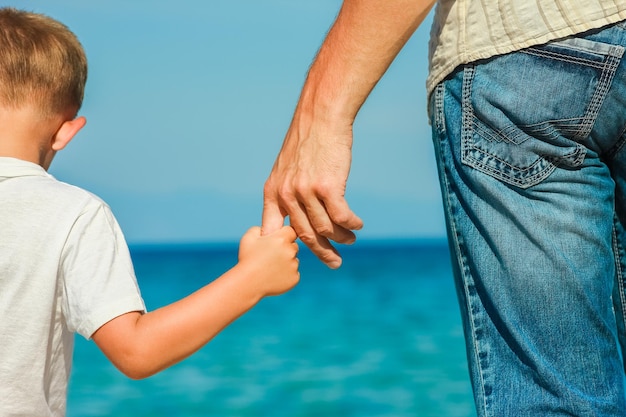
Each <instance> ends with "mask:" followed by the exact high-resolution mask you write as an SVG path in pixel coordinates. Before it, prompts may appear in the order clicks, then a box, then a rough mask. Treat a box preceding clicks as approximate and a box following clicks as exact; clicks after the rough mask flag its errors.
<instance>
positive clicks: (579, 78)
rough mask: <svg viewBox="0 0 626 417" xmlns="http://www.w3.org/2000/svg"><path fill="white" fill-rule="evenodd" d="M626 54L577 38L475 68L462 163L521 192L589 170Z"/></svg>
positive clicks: (467, 91)
mask: <svg viewBox="0 0 626 417" xmlns="http://www.w3.org/2000/svg"><path fill="white" fill-rule="evenodd" d="M623 52H624V48H623V47H621V46H616V45H612V44H607V43H601V42H596V41H591V40H588V39H584V38H571V39H566V40H563V41H559V42H553V43H550V44H546V45H543V46H540V47H533V48H528V49H525V50H522V51H519V52H516V53H512V54H507V55H503V56H500V57H496V58H494V59H491V60H489V61H486V62H479V63H475V64H471V65H468V66H467V67H466V68H465V70H464V75H463V87H462V109H463V110H462V111H463V115H462V123H463V124H462V148H461V149H462V150H461V154H462V155H461V158H462V161H463V163H464V164H466V165H469V166H471V167H473V168H475V169H477V170H480V171H482V172H484V173H487V174H489V175H491V176H493V177H495V178H497V179H499V180H501V181H504V182H506V183H508V184H511V185H514V186H517V187H521V188H528V187H531V186H533V185H536V184H538V183H539V182H541V181H542V180H544V179H545V178H547V177H548V176H549V175H550V174H551V173H552V172H553V171H554V169H556V167H557V166H567V167H570V168H575V167H577V166H579V165H580V164H582V161H583V160H584V157H585V155H586V151H587V149H586V147H585V146H583V144H582V143H581V142H583V141H584V139H585V138H586V137H588V136H589V134H590V132H591V129H592V128H593V125H594V122H595V120H596V118H597V115H598V112H599V110H600V107H601V106H602V103H603V101H604V98H605V97H606V94H607V92H608V90H609V88H610V85H611V82H612V80H613V78H614V75H615V72H616V69H617V66H618V65H619V62H620V59H621V57H622V55H623Z"/></svg>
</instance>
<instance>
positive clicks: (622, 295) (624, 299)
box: [612, 219, 626, 322]
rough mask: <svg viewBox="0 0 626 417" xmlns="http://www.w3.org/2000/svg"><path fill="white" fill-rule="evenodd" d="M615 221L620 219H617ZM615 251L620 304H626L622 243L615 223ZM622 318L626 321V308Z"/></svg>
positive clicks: (622, 310) (622, 311)
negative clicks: (621, 255) (621, 252)
mask: <svg viewBox="0 0 626 417" xmlns="http://www.w3.org/2000/svg"><path fill="white" fill-rule="evenodd" d="M615 221H618V220H617V219H615ZM612 234H613V253H614V255H613V256H614V257H615V273H616V275H617V286H618V291H619V298H620V305H622V306H626V294H625V293H624V273H623V271H622V262H621V257H620V250H621V245H620V242H619V239H618V236H617V231H616V230H615V225H613V232H612ZM621 314H622V320H623V321H624V322H626V310H624V308H622V309H621Z"/></svg>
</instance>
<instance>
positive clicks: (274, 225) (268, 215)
mask: <svg viewBox="0 0 626 417" xmlns="http://www.w3.org/2000/svg"><path fill="white" fill-rule="evenodd" d="M284 224H285V215H284V214H283V211H282V210H281V208H280V206H279V205H278V203H277V202H276V201H275V200H271V199H269V198H268V197H266V198H265V199H264V201H263V214H262V220H261V235H268V234H270V233H274V232H275V231H277V230H279V229H280V228H281V227H283V225H284Z"/></svg>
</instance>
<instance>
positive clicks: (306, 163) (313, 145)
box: [262, 118, 363, 269]
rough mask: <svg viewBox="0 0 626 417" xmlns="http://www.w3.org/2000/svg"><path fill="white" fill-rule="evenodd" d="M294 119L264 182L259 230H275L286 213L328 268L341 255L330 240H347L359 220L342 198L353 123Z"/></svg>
mask: <svg viewBox="0 0 626 417" xmlns="http://www.w3.org/2000/svg"><path fill="white" fill-rule="evenodd" d="M303 125H304V123H302V122H298V121H297V118H294V122H292V125H291V127H290V129H289V131H288V132H287V135H286V138H285V142H284V144H283V147H282V149H281V151H280V153H279V155H278V157H277V159H276V163H275V164H274V167H273V169H272V172H271V174H270V176H269V178H268V180H267V182H266V183H265V188H264V204H263V226H262V227H263V233H264V234H266V233H272V232H273V231H274V230H277V229H279V228H280V227H281V226H282V225H283V222H284V218H285V217H287V216H289V221H290V224H291V226H292V227H293V228H294V230H295V231H296V233H297V234H298V236H299V238H300V240H301V241H302V242H303V243H304V244H305V245H307V246H308V247H309V248H310V249H311V251H312V252H313V253H314V254H315V255H317V256H318V257H319V258H320V260H322V262H324V263H325V264H326V265H328V266H329V267H330V268H333V269H334V268H338V267H339V266H340V265H341V257H340V256H339V253H338V252H337V250H336V249H335V248H334V247H333V246H332V244H331V243H330V241H331V240H332V241H335V242H338V243H344V244H350V243H353V242H354V240H355V239H356V236H355V235H354V233H353V230H358V229H361V227H362V226H363V222H362V221H361V219H360V218H359V217H358V216H357V215H356V214H354V213H353V212H352V210H351V209H350V208H349V207H348V203H347V202H346V200H345V191H346V181H347V179H348V174H349V172H350V163H351V160H352V150H351V147H352V127H351V125H349V124H346V125H345V126H343V127H340V128H327V127H322V126H321V125H320V124H319V123H318V124H316V125H308V126H303Z"/></svg>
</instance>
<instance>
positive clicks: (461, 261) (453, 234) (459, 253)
mask: <svg viewBox="0 0 626 417" xmlns="http://www.w3.org/2000/svg"><path fill="white" fill-rule="evenodd" d="M473 68H474V67H473V66H468V67H467V68H466V70H469V75H466V74H464V77H465V76H473ZM463 84H464V86H463V94H462V100H463V102H465V99H466V94H469V93H470V92H471V88H469V87H467V84H469V83H463ZM440 85H441V88H440V90H438V91H437V93H439V94H437V95H436V96H435V100H436V103H437V105H438V106H440V107H438V108H439V110H440V111H439V112H436V114H435V117H436V118H437V117H439V121H440V122H441V123H442V126H441V131H440V132H442V133H445V121H444V117H445V116H444V114H445V111H444V93H445V89H444V86H443V85H442V84H440ZM466 90H467V91H466ZM472 114H473V113H472ZM465 117H466V116H465V112H463V123H466V119H465ZM470 123H471V118H470ZM464 130H465V131H467V129H464ZM444 136H445V135H440V138H442V137H444ZM438 142H439V143H438V144H437V148H438V153H439V155H440V156H439V158H440V159H441V161H442V162H443V163H442V167H441V170H442V173H441V181H442V185H443V188H444V190H442V195H443V197H444V198H445V209H446V210H447V212H448V215H447V217H448V219H449V222H448V225H449V228H450V233H449V235H450V238H451V240H452V244H453V245H454V248H455V252H456V258H457V263H458V265H459V272H460V274H461V277H460V279H461V283H460V284H461V285H462V286H463V292H464V294H465V304H466V306H465V307H466V308H467V311H468V324H469V326H470V331H471V334H472V344H473V346H472V347H473V349H472V354H473V355H474V361H475V363H476V365H477V366H476V370H477V372H478V374H479V375H478V378H479V380H480V383H479V386H478V387H476V386H475V387H474V389H478V390H480V395H476V397H478V398H480V399H481V404H479V403H478V401H476V407H477V409H478V407H481V408H482V410H483V412H482V413H480V411H479V410H477V411H479V415H483V416H487V409H488V407H487V403H488V401H487V394H486V392H485V377H484V374H483V368H482V361H481V359H480V350H481V349H480V346H479V344H478V341H477V337H476V334H477V330H476V329H477V325H476V317H475V315H474V314H473V312H472V311H473V308H472V299H473V298H474V297H473V296H472V294H471V291H470V290H469V288H468V284H467V279H466V275H467V270H468V266H467V262H466V261H465V259H466V257H465V254H464V251H463V248H462V245H461V243H460V241H459V235H460V234H459V232H458V228H457V224H456V216H454V214H453V209H452V207H453V202H452V200H451V198H450V195H451V186H450V180H449V178H448V173H447V171H448V169H447V168H446V165H447V164H446V162H448V163H449V164H453V161H444V158H445V156H444V154H445V153H444V152H443V151H442V150H441V148H442V144H441V142H442V140H441V139H439V140H438ZM462 142H465V141H462ZM462 146H463V145H462ZM450 150H452V149H450ZM462 152H463V151H462ZM478 398H477V399H478Z"/></svg>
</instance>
